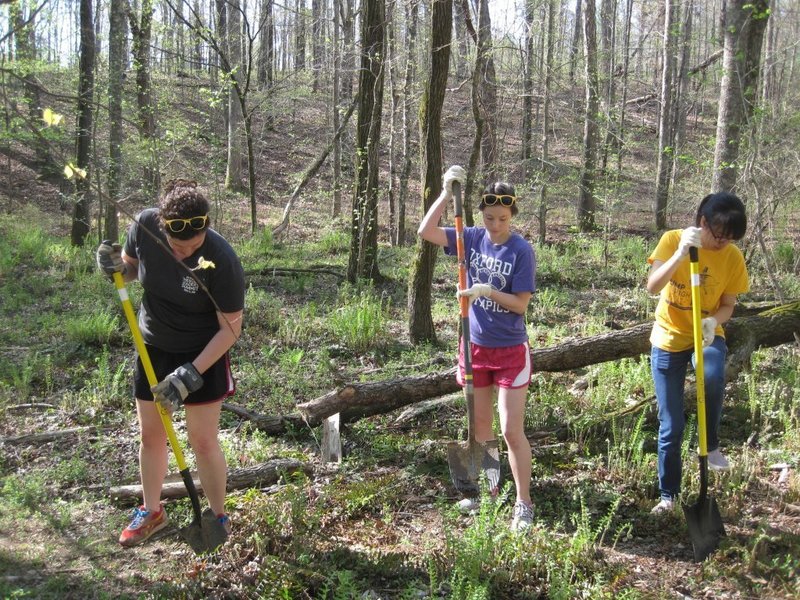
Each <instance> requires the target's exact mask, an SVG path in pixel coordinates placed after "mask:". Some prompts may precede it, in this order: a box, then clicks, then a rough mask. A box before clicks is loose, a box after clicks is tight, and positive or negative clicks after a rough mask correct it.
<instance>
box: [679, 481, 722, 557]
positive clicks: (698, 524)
mask: <svg viewBox="0 0 800 600" xmlns="http://www.w3.org/2000/svg"><path fill="white" fill-rule="evenodd" d="M683 515H684V516H685V517H686V525H687V527H688V529H689V537H690V538H691V540H692V546H693V547H694V560H695V562H703V561H704V560H705V559H706V558H708V556H709V555H710V554H711V553H712V552H714V551H715V550H716V549H717V548H718V547H719V540H720V538H721V537H722V536H724V535H725V526H724V525H723V524H722V515H720V514H719V506H717V501H716V500H715V499H714V498H709V497H708V496H706V497H702V496H701V497H700V498H698V500H697V502H695V503H694V504H684V505H683Z"/></svg>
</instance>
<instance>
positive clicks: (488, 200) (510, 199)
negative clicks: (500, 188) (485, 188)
mask: <svg viewBox="0 0 800 600" xmlns="http://www.w3.org/2000/svg"><path fill="white" fill-rule="evenodd" d="M516 201H517V197H516V196H512V195H511V194H484V195H483V196H481V202H483V203H484V204H485V205H486V206H494V205H495V204H498V203H499V204H500V205H502V206H514V203H515V202H516Z"/></svg>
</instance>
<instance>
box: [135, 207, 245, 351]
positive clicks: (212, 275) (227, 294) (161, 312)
mask: <svg viewBox="0 0 800 600" xmlns="http://www.w3.org/2000/svg"><path fill="white" fill-rule="evenodd" d="M143 228H146V229H147V230H148V231H150V232H152V233H154V234H155V235H156V236H157V237H158V238H159V239H160V240H161V241H162V242H164V244H165V245H166V246H167V247H169V245H168V244H167V235H166V233H165V232H164V230H163V229H162V228H161V225H160V222H159V213H158V210H157V209H155V208H148V209H146V210H143V211H142V212H141V213H139V215H138V216H137V218H136V220H135V221H134V222H133V224H132V225H131V226H130V229H129V230H128V237H127V239H126V240H125V254H127V255H128V256H131V257H133V258H137V259H138V260H139V281H140V282H141V284H142V287H143V288H144V295H143V297H142V306H141V308H140V309H139V327H140V329H141V330H142V337H143V338H144V341H145V342H146V343H147V344H151V345H153V346H156V347H157V348H161V349H162V350H166V351H167V352H193V351H198V352H199V351H200V350H202V349H203V348H204V347H205V346H206V344H207V343H208V342H209V340H210V339H211V338H212V337H214V335H215V334H216V333H217V332H218V331H219V321H218V320H217V309H216V307H215V306H214V304H213V302H211V299H210V298H209V297H208V295H207V294H206V293H205V291H204V290H203V288H201V287H200V286H199V285H198V283H197V281H195V280H194V278H193V277H192V276H191V275H190V274H189V273H188V272H187V271H186V269H184V268H183V267H181V266H180V265H179V264H178V262H177V259H176V258H175V257H174V255H168V254H167V253H166V252H165V251H164V249H163V248H161V247H160V246H159V245H158V244H157V243H156V242H155V240H153V238H152V237H151V236H150V235H148V234H147V232H145V231H144V229H143ZM200 258H203V259H204V260H205V261H210V262H212V263H214V266H213V268H212V267H209V268H205V269H204V268H197V267H198V264H199V262H200ZM183 264H184V265H186V266H187V267H189V268H190V269H192V273H193V274H194V275H195V276H196V277H197V278H198V279H199V280H200V281H202V282H203V284H204V285H205V286H206V287H207V288H208V291H209V292H210V293H211V297H212V298H214V301H215V302H216V303H217V305H218V306H219V308H220V310H221V311H222V312H225V313H229V312H236V311H239V310H242V309H243V308H244V271H243V269H242V263H241V262H240V261H239V257H238V256H236V253H235V252H234V251H233V248H231V246H230V244H228V242H227V241H226V240H225V238H223V237H222V236H221V235H220V234H218V233H217V232H216V231H214V230H213V229H208V230H206V239H205V241H204V242H203V245H202V246H200V248H198V249H197V250H196V251H195V252H194V254H192V255H191V256H189V257H188V258H186V259H185V260H184V261H183Z"/></svg>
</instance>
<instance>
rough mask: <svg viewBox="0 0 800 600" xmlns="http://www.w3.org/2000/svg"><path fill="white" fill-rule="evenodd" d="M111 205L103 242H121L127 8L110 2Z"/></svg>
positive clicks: (108, 204) (113, 0) (107, 206)
mask: <svg viewBox="0 0 800 600" xmlns="http://www.w3.org/2000/svg"><path fill="white" fill-rule="evenodd" d="M108 36H109V40H108V142H109V152H108V155H109V156H108V201H107V202H106V203H105V219H104V222H103V238H104V239H107V240H116V239H118V238H119V219H118V218H117V205H116V201H117V200H118V199H119V192H120V183H121V180H122V141H123V139H122V86H123V84H124V77H125V62H126V53H125V49H126V48H125V46H126V44H125V38H126V27H125V4H124V0H111V5H110V6H109V32H108Z"/></svg>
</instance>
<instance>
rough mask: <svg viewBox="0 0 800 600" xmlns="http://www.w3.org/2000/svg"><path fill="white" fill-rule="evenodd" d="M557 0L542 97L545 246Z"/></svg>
mask: <svg viewBox="0 0 800 600" xmlns="http://www.w3.org/2000/svg"><path fill="white" fill-rule="evenodd" d="M556 10H558V7H557V5H556V0H548V2H547V50H546V55H547V58H546V59H545V63H544V90H542V95H543V96H544V98H543V100H542V113H543V115H542V166H541V169H542V178H541V184H540V189H539V243H540V244H544V243H545V241H546V238H547V183H548V174H549V169H548V163H549V160H550V152H549V142H550V135H551V132H550V129H551V127H552V122H553V121H552V115H551V114H550V103H551V100H552V99H551V95H552V90H551V88H552V85H553V51H554V48H555V44H556V40H555V39H554V34H555V20H556V16H555V13H556Z"/></svg>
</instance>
